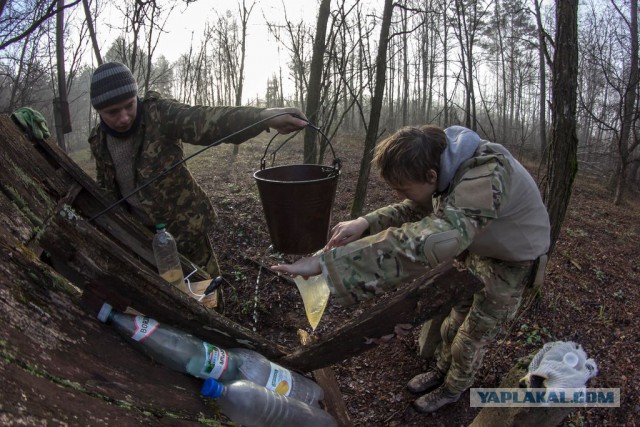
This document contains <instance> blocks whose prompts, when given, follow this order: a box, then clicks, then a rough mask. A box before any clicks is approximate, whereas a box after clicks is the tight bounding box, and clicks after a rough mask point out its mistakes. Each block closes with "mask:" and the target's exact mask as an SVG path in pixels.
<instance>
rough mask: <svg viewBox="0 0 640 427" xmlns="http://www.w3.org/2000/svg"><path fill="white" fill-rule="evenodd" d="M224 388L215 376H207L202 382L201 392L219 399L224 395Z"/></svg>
mask: <svg viewBox="0 0 640 427" xmlns="http://www.w3.org/2000/svg"><path fill="white" fill-rule="evenodd" d="M223 390H224V386H223V385H222V384H220V383H219V382H218V381H216V380H214V379H213V378H207V379H206V380H205V381H204V384H202V390H201V391H200V393H202V395H203V396H204V397H211V398H212V399H217V398H219V397H220V396H222V391H223Z"/></svg>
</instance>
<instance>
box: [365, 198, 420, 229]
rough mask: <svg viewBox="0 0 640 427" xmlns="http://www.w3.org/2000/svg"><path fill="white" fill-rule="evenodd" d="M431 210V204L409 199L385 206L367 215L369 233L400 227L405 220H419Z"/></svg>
mask: <svg viewBox="0 0 640 427" xmlns="http://www.w3.org/2000/svg"><path fill="white" fill-rule="evenodd" d="M431 212H433V207H432V206H422V205H419V204H417V203H415V202H413V201H411V200H409V199H406V200H404V201H402V202H400V203H395V204H393V205H389V206H385V207H383V208H380V209H377V210H375V211H373V212H371V213H368V214H367V215H364V219H366V220H367V222H368V223H369V234H376V233H379V232H381V231H382V230H385V229H387V228H389V227H400V226H401V225H402V224H404V223H405V222H415V221H419V220H420V219H421V218H424V217H425V216H427V215H429V214H430V213H431Z"/></svg>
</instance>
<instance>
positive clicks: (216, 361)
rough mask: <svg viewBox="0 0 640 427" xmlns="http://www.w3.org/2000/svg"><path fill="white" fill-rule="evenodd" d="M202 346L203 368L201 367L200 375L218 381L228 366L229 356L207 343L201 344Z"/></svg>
mask: <svg viewBox="0 0 640 427" xmlns="http://www.w3.org/2000/svg"><path fill="white" fill-rule="evenodd" d="M202 344H203V345H204V366H203V367H202V373H203V374H205V375H208V376H210V377H211V378H213V379H214V380H217V379H220V377H221V376H222V374H224V372H225V371H226V370H227V365H229V354H228V353H227V352H226V351H225V350H223V349H221V348H220V347H216V346H215V345H213V344H209V343H208V342H203V343H202Z"/></svg>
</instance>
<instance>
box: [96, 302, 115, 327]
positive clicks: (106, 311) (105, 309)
mask: <svg viewBox="0 0 640 427" xmlns="http://www.w3.org/2000/svg"><path fill="white" fill-rule="evenodd" d="M112 310H113V307H111V305H110V304H109V303H106V302H105V303H104V304H102V307H101V308H100V312H99V313H98V320H100V321H101V322H103V323H106V322H107V320H108V319H109V315H110V314H111V311H112Z"/></svg>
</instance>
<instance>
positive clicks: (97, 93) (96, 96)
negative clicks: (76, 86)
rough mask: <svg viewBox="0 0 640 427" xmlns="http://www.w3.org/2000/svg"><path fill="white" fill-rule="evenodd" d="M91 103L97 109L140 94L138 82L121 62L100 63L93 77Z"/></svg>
mask: <svg viewBox="0 0 640 427" xmlns="http://www.w3.org/2000/svg"><path fill="white" fill-rule="evenodd" d="M90 95H91V105H93V108H95V109H96V110H100V109H102V108H105V107H108V106H110V105H113V104H115V103H118V102H121V101H124V100H125V99H128V98H131V97H134V96H137V95H138V83H136V79H135V77H133V74H131V71H130V70H129V68H127V66H126V65H124V64H121V63H120V62H107V63H105V64H102V65H100V66H99V67H98V68H97V69H96V70H95V71H94V72H93V76H92V77H91V91H90Z"/></svg>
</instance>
